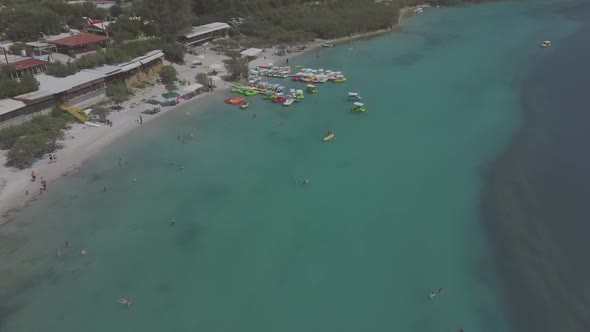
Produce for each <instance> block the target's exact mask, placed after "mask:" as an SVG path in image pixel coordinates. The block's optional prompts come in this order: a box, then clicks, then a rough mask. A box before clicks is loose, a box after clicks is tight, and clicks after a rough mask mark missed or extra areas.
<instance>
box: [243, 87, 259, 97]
mask: <svg viewBox="0 0 590 332" xmlns="http://www.w3.org/2000/svg"><path fill="white" fill-rule="evenodd" d="M244 94H245V95H246V96H254V95H257V94H258V91H256V90H251V89H245V90H244Z"/></svg>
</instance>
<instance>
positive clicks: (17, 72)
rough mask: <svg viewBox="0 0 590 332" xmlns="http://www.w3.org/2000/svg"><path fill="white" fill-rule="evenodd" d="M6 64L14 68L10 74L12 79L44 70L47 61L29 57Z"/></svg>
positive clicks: (36, 73) (40, 72)
mask: <svg viewBox="0 0 590 332" xmlns="http://www.w3.org/2000/svg"><path fill="white" fill-rule="evenodd" d="M8 65H9V66H10V67H12V68H13V69H14V73H13V74H11V76H12V78H13V79H16V78H22V77H23V76H24V75H26V74H31V75H38V74H42V73H44V72H45V70H46V65H47V61H44V60H39V59H34V58H29V59H22V60H18V61H14V62H9V63H8Z"/></svg>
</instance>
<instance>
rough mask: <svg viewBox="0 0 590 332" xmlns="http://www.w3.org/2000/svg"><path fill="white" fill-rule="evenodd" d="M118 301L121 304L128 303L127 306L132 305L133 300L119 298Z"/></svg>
mask: <svg viewBox="0 0 590 332" xmlns="http://www.w3.org/2000/svg"><path fill="white" fill-rule="evenodd" d="M118 302H119V303H121V304H125V305H128V306H132V305H133V302H131V301H129V300H125V299H123V298H121V299H119V301H118Z"/></svg>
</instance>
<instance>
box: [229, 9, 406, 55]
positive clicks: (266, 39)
mask: <svg viewBox="0 0 590 332" xmlns="http://www.w3.org/2000/svg"><path fill="white" fill-rule="evenodd" d="M286 13H288V16H287V15H286ZM399 13H400V9H399V7H398V6H397V5H395V4H390V3H376V2H374V1H372V0H336V1H332V2H328V3H325V4H318V5H315V4H298V3H294V4H289V5H285V6H284V7H276V8H273V7H269V8H267V9H265V10H264V11H261V12H259V13H258V14H257V15H256V16H250V17H247V18H245V22H244V23H243V24H241V25H240V26H239V31H240V33H242V34H244V35H246V36H249V37H254V38H258V40H259V41H260V42H263V43H267V44H278V43H290V42H301V41H309V40H313V39H315V38H321V39H330V38H337V37H342V36H347V35H351V34H354V33H362V32H367V31H374V30H379V29H386V28H390V27H392V26H394V25H395V24H397V21H398V17H399Z"/></svg>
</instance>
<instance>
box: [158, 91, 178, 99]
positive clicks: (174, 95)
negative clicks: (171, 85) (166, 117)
mask: <svg viewBox="0 0 590 332" xmlns="http://www.w3.org/2000/svg"><path fill="white" fill-rule="evenodd" d="M179 96H180V95H179V94H178V93H176V92H166V93H162V97H164V98H166V99H172V98H178V97H179Z"/></svg>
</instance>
